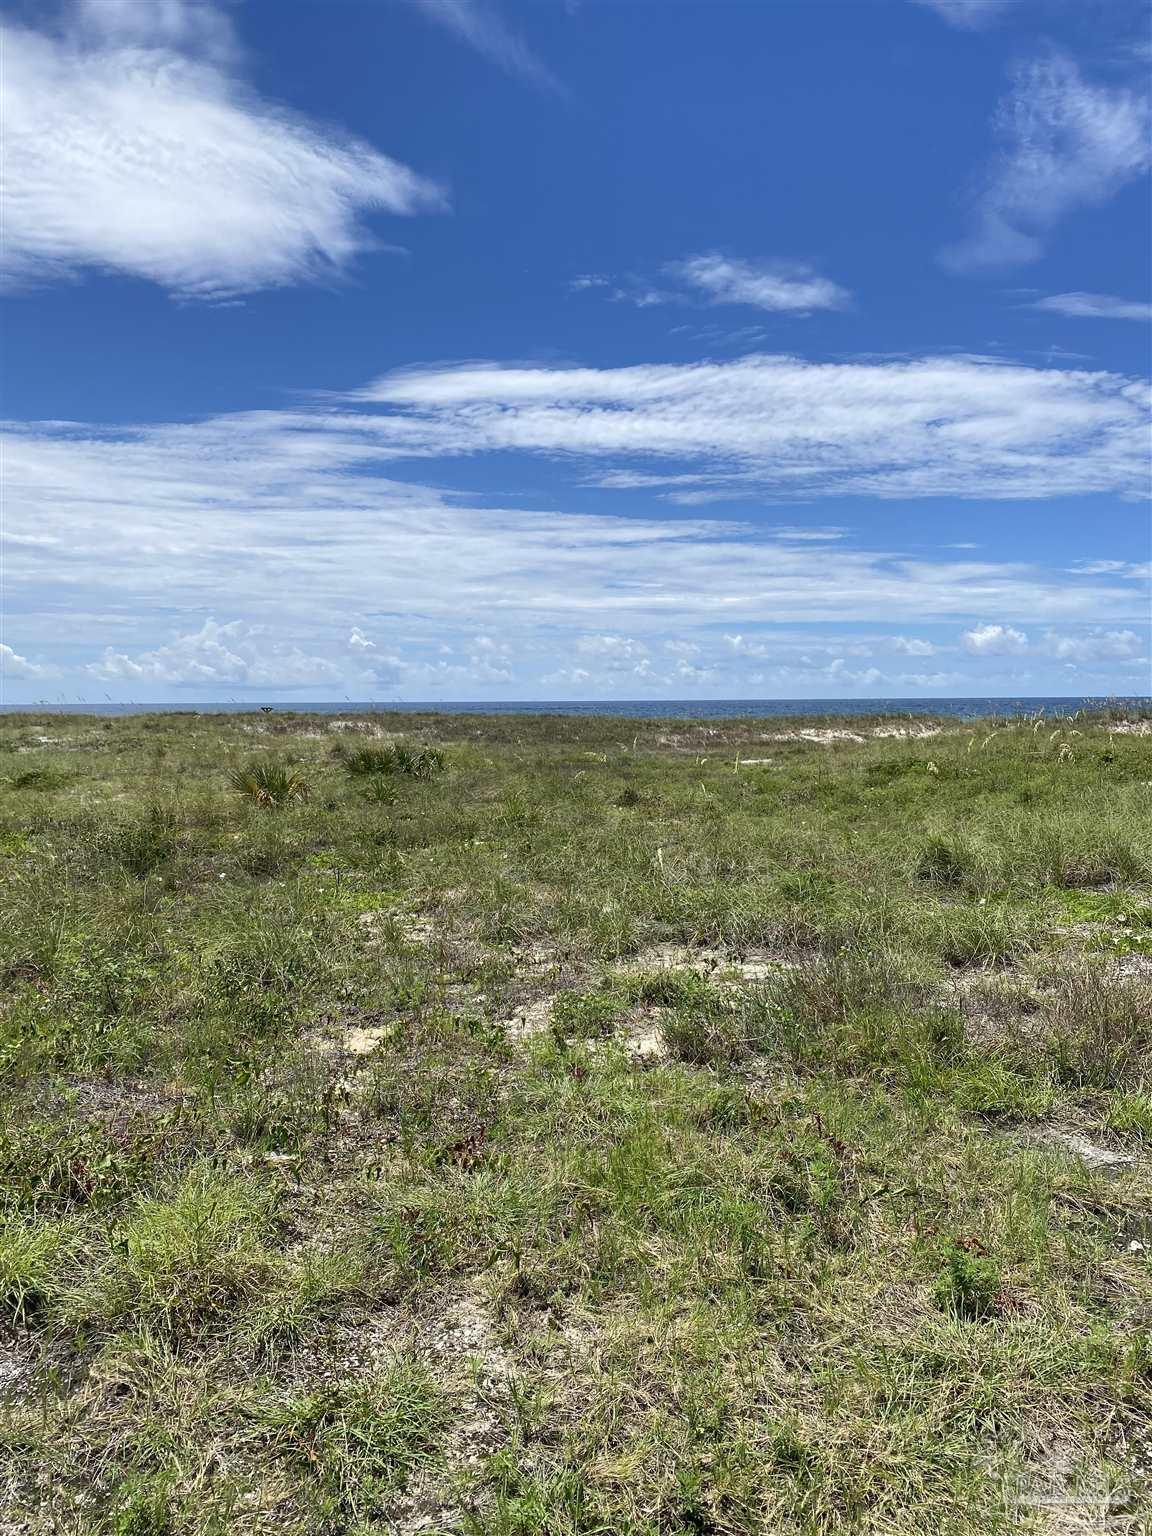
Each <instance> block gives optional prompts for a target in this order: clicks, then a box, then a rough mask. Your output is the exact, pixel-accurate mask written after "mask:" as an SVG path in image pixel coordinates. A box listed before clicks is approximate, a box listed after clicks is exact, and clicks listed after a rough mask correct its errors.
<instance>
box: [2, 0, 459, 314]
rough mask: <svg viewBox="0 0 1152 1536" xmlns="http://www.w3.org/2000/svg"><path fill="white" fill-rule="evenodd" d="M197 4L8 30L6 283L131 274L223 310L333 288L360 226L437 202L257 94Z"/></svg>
mask: <svg viewBox="0 0 1152 1536" xmlns="http://www.w3.org/2000/svg"><path fill="white" fill-rule="evenodd" d="M227 43H228V34H227V29H226V26H225V24H224V21H223V19H222V17H221V15H220V13H219V11H218V9H217V8H216V7H214V6H211V5H208V4H205V3H200V4H196V3H193V0H164V3H160V0H149V3H148V4H145V5H141V4H132V3H129V0H111V3H109V4H106V5H104V4H102V5H99V6H98V5H96V4H95V3H93V0H89V3H87V4H86V5H84V6H83V7H82V8H80V9H79V10H78V11H77V12H75V13H74V15H73V20H72V25H71V29H70V31H69V32H68V34H67V35H66V36H63V37H56V36H52V35H49V34H48V33H46V32H36V31H31V30H27V29H24V28H21V27H16V26H3V27H0V45H2V50H3V54H2V57H3V98H2V100H3V107H2V114H3V115H2V119H0V128H2V132H3V137H4V146H5V148H4V158H5V180H4V192H3V218H4V229H5V240H4V254H3V276H4V280H5V283H6V284H7V286H9V287H19V286H22V285H26V284H32V283H42V282H46V281H50V280H54V279H61V278H68V277H72V276H75V275H76V274H77V273H78V272H80V271H81V270H83V269H85V268H90V269H95V270H98V271H105V272H121V273H128V274H130V275H131V276H134V277H139V278H143V279H146V280H148V281H150V282H154V283H158V284H160V285H161V286H162V287H164V288H166V289H168V290H169V291H170V292H172V293H173V294H176V295H179V296H181V297H183V298H199V299H204V298H209V299H219V298H222V297H226V296H229V295H235V294H242V293H248V292H251V291H253V290H256V289H260V288H269V287H278V286H282V285H284V284H290V283H299V282H306V281H311V280H315V279H318V278H323V277H326V276H327V277H330V276H332V275H333V274H336V273H338V272H339V271H340V270H341V269H342V268H343V267H344V266H345V265H346V264H347V263H348V262H349V261H350V260H351V259H352V258H353V257H354V256H355V255H357V254H358V253H359V252H361V251H363V250H365V249H367V248H369V247H370V245H371V244H372V240H371V237H370V236H369V234H368V233H367V230H366V228H365V227H364V223H363V219H364V216H365V215H366V214H368V213H370V212H373V211H377V210H382V211H386V212H389V213H393V214H413V213H417V212H419V211H422V210H430V209H435V208H439V207H442V206H443V194H442V193H441V192H440V190H439V189H438V188H437V187H435V186H434V185H433V184H432V183H431V182H429V181H426V180H425V179H423V178H422V177H420V176H418V175H417V174H416V173H415V172H414V171H411V170H409V169H408V167H407V166H404V165H401V164H400V163H399V162H398V161H396V160H393V159H390V158H389V157H388V156H387V155H384V154H381V153H380V152H379V151H378V150H376V149H373V148H372V147H371V146H369V145H367V144H365V143H363V142H361V141H359V140H356V139H352V138H348V137H341V136H340V135H338V134H336V133H333V132H331V131H330V130H327V129H320V128H318V127H316V126H315V125H313V124H311V123H309V122H307V121H305V120H304V119H303V118H300V117H298V116H294V115H292V114H289V113H287V112H285V111H283V110H281V109H278V108H274V107H272V106H269V105H268V104H267V103H265V102H262V101H260V100H258V99H257V98H256V97H255V96H254V95H253V94H252V93H251V92H249V91H247V90H246V89H245V88H244V87H243V86H242V84H241V83H240V82H239V81H238V80H237V79H236V78H235V77H234V76H233V75H232V74H231V73H230V72H229V71H228V70H227V68H226V67H225V66H224V64H223V62H222V60H223V58H224V57H225V56H226V55H227V53H228V47H227Z"/></svg>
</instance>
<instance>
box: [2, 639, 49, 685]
mask: <svg viewBox="0 0 1152 1536" xmlns="http://www.w3.org/2000/svg"><path fill="white" fill-rule="evenodd" d="M55 672H56V669H55V667H49V666H45V665H43V664H41V663H39V662H35V661H29V660H28V658H27V657H26V656H21V655H20V654H19V652H18V651H14V650H13V649H12V647H11V646H10V645H4V644H0V678H20V679H21V680H24V679H31V678H35V677H52V676H54V675H55Z"/></svg>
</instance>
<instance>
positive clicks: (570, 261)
mask: <svg viewBox="0 0 1152 1536" xmlns="http://www.w3.org/2000/svg"><path fill="white" fill-rule="evenodd" d="M0 15H2V18H3V24H4V32H5V37H4V40H3V41H4V50H3V67H4V87H5V89H4V105H3V112H4V123H3V133H4V141H5V145H6V156H5V158H6V172H7V185H6V189H5V207H4V220H5V229H6V240H5V248H4V272H3V282H4V310H5V318H4V339H5V354H6V368H5V378H4V413H5V416H6V417H7V421H8V427H7V435H6V441H5V459H4V485H5V497H4V519H3V545H2V547H3V560H4V564H3V574H2V587H3V599H4V602H3V634H2V640H0V670H2V676H3V699H4V702H7V703H10V704H11V703H23V702H32V701H34V700H37V699H47V700H52V701H57V700H61V699H63V700H66V701H72V700H89V701H92V702H100V701H102V700H103V699H104V698H110V699H113V700H156V701H164V700H186V701H188V702H189V703H193V702H196V701H200V700H222V699H232V698H236V699H247V698H250V699H251V700H252V701H253V703H254V704H255V703H256V702H264V701H266V700H283V701H285V702H289V701H291V700H293V699H317V700H319V699H339V698H343V697H350V698H353V699H368V698H389V699H411V700H434V699H438V698H443V699H475V700H484V699H518V698H519V699H531V698H552V699H564V698H603V699H611V698H617V697H618V698H632V699H639V698H651V699H654V700H658V699H660V698H695V697H699V698H702V699H703V698H709V697H719V698H733V697H756V696H761V697H770V698H820V697H828V698H845V697H856V696H859V697H861V698H868V697H875V696H884V697H892V696H929V697H931V696H941V697H944V696H949V695H986V694H987V695H996V694H1002V695H1008V694H1011V695H1016V694H1036V695H1045V694H1107V693H1124V694H1145V693H1148V692H1150V691H1152V687H1150V683H1152V673H1150V662H1149V625H1150V591H1152V571H1150V566H1149V560H1150V556H1152V534H1150V524H1149V514H1148V500H1147V493H1148V488H1149V486H1148V481H1149V475H1148V447H1149V438H1148V392H1147V374H1148V361H1149V337H1150V334H1152V327H1150V320H1152V303H1150V289H1149V253H1150V247H1152V241H1150V238H1149V235H1150V230H1149V207H1150V203H1149V196H1148V193H1149V185H1148V181H1149V168H1150V164H1152V153H1150V149H1149V144H1150V138H1149V102H1148V90H1147V80H1148V75H1149V62H1150V59H1152V48H1150V40H1149V34H1148V26H1147V18H1146V13H1145V8H1144V6H1143V5H1142V4H1136V3H1133V4H1129V3H1128V0H1100V3H1089V0H567V3H565V0H522V3H514V0H502V3H501V4H500V5H499V6H497V5H496V4H495V3H492V4H489V3H486V0H485V3H480V0H236V3H231V4H229V3H225V0H68V3H66V4H60V5H53V4H50V3H46V0H36V3H35V4H33V3H30V0H29V3H26V4H25V3H19V0H10V3H7V4H5V5H3V6H0Z"/></svg>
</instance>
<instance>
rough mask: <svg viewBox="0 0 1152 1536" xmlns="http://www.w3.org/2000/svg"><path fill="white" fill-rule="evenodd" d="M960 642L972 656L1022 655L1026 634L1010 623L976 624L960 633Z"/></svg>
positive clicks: (1025, 644) (1026, 646)
mask: <svg viewBox="0 0 1152 1536" xmlns="http://www.w3.org/2000/svg"><path fill="white" fill-rule="evenodd" d="M960 643H961V645H962V646H963V647H964V649H965V650H966V651H968V652H969V653H970V654H971V655H973V656H1022V655H1023V654H1024V652H1025V651H1026V650H1027V649H1028V636H1027V635H1026V634H1024V633H1023V632H1022V631H1021V630H1019V629H1013V628H1012V626H1011V625H1010V624H977V625H976V627H975V628H974V629H969V630H966V631H965V632H964V634H963V635H961V637H960Z"/></svg>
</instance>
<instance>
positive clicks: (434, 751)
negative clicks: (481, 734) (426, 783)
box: [340, 741, 446, 779]
mask: <svg viewBox="0 0 1152 1536" xmlns="http://www.w3.org/2000/svg"><path fill="white" fill-rule="evenodd" d="M340 757H341V761H342V762H343V764H344V767H345V770H346V771H347V772H348V773H350V774H352V775H353V776H354V777H356V778H361V777H364V776H366V775H368V774H402V775H404V776H405V777H406V778H410V779H433V778H435V777H436V775H437V774H438V773H442V772H443V770H444V767H445V764H446V758H445V756H444V753H443V752H442V751H441V750H440V748H439V747H411V746H408V745H407V744H406V743H405V742H402V741H393V742H389V743H388V745H387V746H384V747H357V748H355V750H353V751H343V752H341V754H340Z"/></svg>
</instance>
